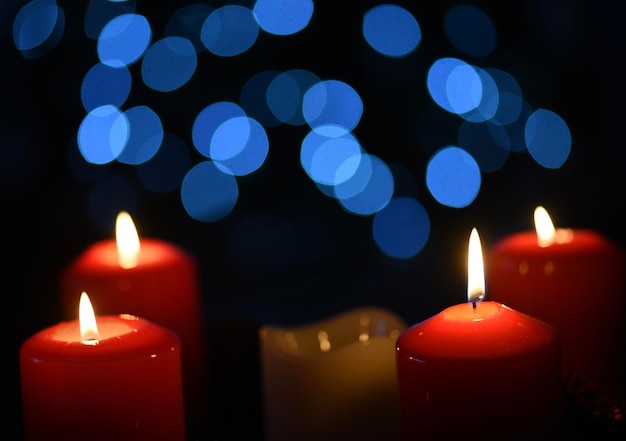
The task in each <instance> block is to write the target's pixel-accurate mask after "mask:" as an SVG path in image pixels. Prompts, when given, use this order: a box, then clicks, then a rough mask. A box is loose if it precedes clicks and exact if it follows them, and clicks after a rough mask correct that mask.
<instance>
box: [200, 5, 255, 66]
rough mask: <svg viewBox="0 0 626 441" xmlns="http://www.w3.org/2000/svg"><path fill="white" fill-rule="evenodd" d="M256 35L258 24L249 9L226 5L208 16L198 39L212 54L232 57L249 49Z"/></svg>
mask: <svg viewBox="0 0 626 441" xmlns="http://www.w3.org/2000/svg"><path fill="white" fill-rule="evenodd" d="M258 35H259V24H258V23H257V21H256V19H255V18H254V14H253V13H252V11H251V10H250V9H248V8H246V7H244V6H239V5H226V6H222V7H220V8H218V9H216V10H215V11H213V12H211V14H209V16H208V17H207V19H206V20H205V21H204V24H203V25H202V31H201V33H200V38H201V40H202V43H203V44H204V46H205V47H206V48H207V49H208V50H209V52H211V53H212V54H215V55H219V56H222V57H232V56H234V55H239V54H242V53H243V52H245V51H247V50H248V49H250V48H251V47H252V45H253V44H254V42H255V41H256V39H257V36H258Z"/></svg>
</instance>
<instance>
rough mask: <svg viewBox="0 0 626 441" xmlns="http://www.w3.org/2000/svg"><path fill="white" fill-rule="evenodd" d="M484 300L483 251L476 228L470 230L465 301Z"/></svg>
mask: <svg viewBox="0 0 626 441" xmlns="http://www.w3.org/2000/svg"><path fill="white" fill-rule="evenodd" d="M484 298H485V267H484V263H483V250H482V247H481V245H480V237H479V236H478V231H477V230H476V228H473V229H472V233H471V234H470V238H469V249H468V253H467V301H468V302H480V301H482V300H483V299H484Z"/></svg>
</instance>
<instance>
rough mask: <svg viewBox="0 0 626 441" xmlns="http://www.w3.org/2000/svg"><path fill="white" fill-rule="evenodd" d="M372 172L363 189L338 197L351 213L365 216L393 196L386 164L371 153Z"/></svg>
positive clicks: (382, 206)
mask: <svg viewBox="0 0 626 441" xmlns="http://www.w3.org/2000/svg"><path fill="white" fill-rule="evenodd" d="M368 156H369V159H370V161H371V163H372V174H371V176H370V179H369V181H368V182H367V185H366V186H365V188H364V189H363V190H361V191H360V192H359V193H357V194H356V195H354V196H351V197H348V198H342V199H339V203H340V204H341V206H342V207H343V208H344V209H345V210H346V211H348V212H350V213H352V214H358V215H362V216H367V215H370V214H374V213H376V212H378V211H380V210H382V209H383V208H385V207H386V206H387V204H388V203H389V201H390V200H391V197H392V196H393V187H394V184H393V175H392V174H391V170H389V167H388V166H387V164H385V163H384V162H383V161H382V160H380V159H379V158H377V157H376V156H373V155H368Z"/></svg>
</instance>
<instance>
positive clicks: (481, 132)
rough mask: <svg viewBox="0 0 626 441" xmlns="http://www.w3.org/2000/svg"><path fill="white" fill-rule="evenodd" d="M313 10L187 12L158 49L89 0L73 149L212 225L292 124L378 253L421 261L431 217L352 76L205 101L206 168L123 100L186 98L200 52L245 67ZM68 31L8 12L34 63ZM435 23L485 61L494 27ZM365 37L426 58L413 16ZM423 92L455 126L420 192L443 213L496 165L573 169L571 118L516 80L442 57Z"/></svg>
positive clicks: (475, 189) (314, 175)
mask: <svg viewBox="0 0 626 441" xmlns="http://www.w3.org/2000/svg"><path fill="white" fill-rule="evenodd" d="M314 12H315V11H314V6H313V2H312V1H311V0H257V1H255V2H253V6H252V7H251V8H248V7H245V6H241V5H238V4H237V5H235V4H226V5H223V6H220V7H213V6H210V5H208V4H205V3H193V4H188V5H185V6H183V7H181V8H179V9H178V10H177V11H176V12H174V13H173V14H172V15H171V16H170V17H169V19H168V20H167V23H166V25H165V28H164V29H163V30H159V32H158V34H162V35H163V37H162V38H160V39H158V40H155V39H154V35H155V33H154V32H153V29H152V24H151V23H150V21H149V19H148V18H147V17H146V16H144V15H141V14H138V13H137V12H136V7H135V3H134V2H132V1H108V0H91V1H90V2H89V4H88V6H87V8H86V13H85V17H84V30H85V34H86V36H87V37H88V38H91V39H94V40H96V41H97V46H96V48H97V55H98V60H99V62H98V63H97V64H95V65H94V66H92V67H91V69H89V70H88V72H87V73H86V74H85V75H84V77H83V80H82V84H81V86H80V93H81V99H82V104H83V106H84V109H85V112H86V114H85V116H84V119H83V120H82V122H81V123H80V125H79V128H78V132H77V137H76V140H77V146H78V149H79V151H80V154H81V156H82V159H83V160H84V161H86V162H87V163H90V164H98V165H102V164H110V163H114V162H119V163H122V164H127V165H131V166H134V167H136V169H137V176H138V178H139V181H140V182H141V185H143V186H144V187H145V189H147V190H148V191H151V192H154V193H165V192H171V191H173V190H177V189H178V190H179V191H180V199H181V202H182V206H183V207H184V209H185V210H186V212H187V213H188V214H189V216H191V217H192V218H193V219H196V220H198V221H201V222H215V221H218V220H220V219H223V218H225V217H227V216H228V215H229V214H230V213H231V212H232V211H233V209H234V208H235V206H236V204H237V200H238V198H239V185H238V178H239V177H241V176H246V175H250V174H252V173H254V172H255V171H257V170H258V169H259V168H261V167H262V166H263V164H264V162H265V160H266V158H267V156H268V154H269V152H270V147H271V146H270V142H269V139H268V136H267V133H266V129H267V128H269V127H277V126H280V125H290V126H299V127H302V128H303V129H304V130H303V134H302V141H301V144H300V146H299V147H300V167H301V168H302V169H303V171H304V173H306V175H307V176H308V177H309V178H310V179H311V180H312V182H313V183H314V184H315V185H316V186H317V188H318V189H319V191H320V192H321V193H322V194H323V195H325V196H328V197H331V198H334V199H335V200H336V201H337V203H338V205H339V206H340V207H341V208H342V209H343V210H345V211H346V212H347V213H350V214H353V215H357V216H371V217H372V235H373V239H374V241H375V243H376V244H377V246H378V247H379V248H380V250H381V251H382V252H383V253H384V254H385V255H388V256H390V257H393V258H397V259H409V258H411V257H414V256H415V255H417V254H418V253H419V252H420V251H421V250H422V249H423V247H424V246H425V244H426V243H427V241H428V237H429V234H430V220H429V216H428V213H427V211H426V209H425V208H424V206H423V205H422V203H421V202H420V201H419V200H417V198H416V197H412V196H406V195H401V194H399V193H398V192H397V191H396V183H395V182H394V173H393V172H392V167H390V166H389V165H388V164H387V163H386V162H385V160H384V158H380V157H377V156H375V155H373V154H371V153H368V151H367V140H360V139H358V137H357V136H356V134H355V129H356V128H357V127H358V125H359V123H360V122H361V118H362V116H363V114H364V112H366V111H367V106H366V105H365V103H364V102H363V100H362V98H361V96H360V94H359V92H358V91H357V90H356V89H355V88H354V87H352V86H351V85H350V84H348V83H346V82H345V81H342V80H340V79H325V80H322V79H321V78H320V77H318V75H316V73H315V72H311V71H309V70H305V69H296V68H294V69H291V70H285V71H278V70H263V71H259V72H257V73H256V74H254V75H253V76H251V77H250V78H248V80H247V81H245V83H244V84H242V85H241V88H240V94H239V96H238V97H237V100H236V101H219V102H208V103H206V106H205V107H204V108H203V109H202V110H201V111H199V112H198V113H197V115H196V117H195V120H194V121H193V125H192V133H191V134H190V135H191V139H192V142H193V148H195V150H196V151H197V153H199V155H200V157H201V158H202V160H200V161H199V162H198V161H196V162H195V163H194V161H193V160H192V155H191V154H190V153H191V152H190V150H189V147H188V146H187V145H186V143H185V142H184V141H183V138H184V136H182V135H181V134H174V133H170V132H167V131H165V130H164V125H163V123H162V121H161V118H160V116H159V115H158V114H157V112H155V111H154V110H153V109H151V108H150V107H149V106H147V105H138V106H134V107H127V106H126V102H127V99H128V97H129V96H130V93H131V90H132V89H133V88H137V87H147V88H149V89H151V90H154V91H157V92H161V93H169V92H173V91H176V90H179V89H181V88H183V87H184V86H185V85H186V84H188V82H189V81H190V80H191V79H192V77H193V76H194V73H195V72H196V69H197V66H198V62H199V57H236V56H238V55H241V54H243V53H245V52H247V51H249V50H250V49H251V48H252V47H253V46H254V44H255V43H256V42H257V40H258V38H259V36H260V34H262V33H266V34H271V35H273V36H277V37H284V36H289V35H293V34H296V33H298V32H301V31H303V30H304V29H306V28H307V26H309V24H310V22H311V19H312V18H313V14H314ZM64 28H65V16H64V13H63V10H62V8H61V7H59V6H58V5H57V3H56V2H55V1H54V0H32V1H30V2H28V3H26V4H25V5H24V6H23V7H22V8H21V10H20V11H19V12H18V14H17V15H16V17H15V20H14V26H13V37H14V42H15V45H16V47H17V49H18V50H20V51H21V52H22V54H23V55H24V57H25V58H36V57H41V56H44V55H46V54H47V53H49V52H50V51H51V50H52V49H53V48H54V47H55V46H56V45H57V43H58V42H59V41H60V39H61V36H62V35H63V32H64ZM442 28H443V31H444V33H445V35H446V37H447V38H448V40H449V42H450V43H451V45H452V46H453V47H454V48H455V49H456V50H457V51H458V52H459V53H461V54H463V56H467V57H472V58H473V59H478V58H480V57H484V56H486V55H488V54H490V53H492V52H493V51H494V50H495V48H496V41H497V33H496V29H495V27H494V25H493V23H492V21H491V19H490V18H489V16H488V15H487V14H485V13H484V12H483V11H482V10H481V9H479V8H476V7H474V6H455V7H452V8H450V9H449V10H448V12H447V14H446V16H445V20H444V23H443V24H442ZM362 37H363V39H364V42H365V43H366V44H367V47H368V48H369V49H370V50H371V51H373V53H375V54H377V56H381V57H389V58H405V57H412V56H417V54H419V50H418V49H419V48H420V45H421V44H422V29H421V27H420V25H419V23H418V20H417V19H416V17H414V15H413V14H412V13H411V12H409V11H408V10H407V9H405V8H403V7H401V6H398V5H394V4H381V5H378V6H375V7H373V8H371V9H369V10H368V11H367V12H366V13H365V14H364V15H363V17H362ZM139 63H140V69H139V70H138V72H140V76H141V78H135V77H133V74H131V69H130V67H131V66H132V65H134V64H139ZM134 71H135V70H133V72H134ZM425 85H426V88H427V91H428V93H429V94H430V97H431V98H432V101H433V103H434V104H435V105H436V106H437V107H438V108H439V109H441V110H443V111H445V112H446V113H448V114H450V115H453V117H454V118H456V119H457V120H458V126H457V130H458V131H457V143H456V144H454V145H442V146H439V148H438V149H437V150H436V151H434V152H432V155H431V157H430V159H429V160H428V163H427V165H426V173H425V184H426V187H427V189H428V191H429V192H430V195H431V196H432V197H433V198H434V199H435V200H436V201H437V202H438V203H440V204H442V205H445V206H448V207H453V208H462V207H466V206H468V205H470V204H471V203H472V202H473V201H474V200H475V198H476V197H477V195H478V193H479V191H480V187H481V176H482V173H492V172H495V171H498V170H500V169H501V168H502V167H503V166H504V165H505V163H506V161H507V159H508V157H509V155H510V153H511V152H518V153H522V152H523V153H528V154H530V156H531V157H532V158H533V159H534V160H535V161H536V162H537V164H539V165H540V166H542V167H545V168H548V169H557V168H559V167H561V166H562V165H563V164H564V163H565V161H566V160H567V158H568V156H569V154H570V149H571V135H570V132H569V128H568V126H567V124H566V123H565V121H564V120H563V119H562V118H560V117H559V116H558V115H557V114H556V113H554V112H552V111H550V110H547V109H542V108H538V109H534V108H532V106H531V105H530V104H529V103H528V102H527V101H526V100H525V99H524V96H523V93H522V90H521V87H520V85H519V83H518V82H517V81H516V79H515V78H514V76H513V75H511V74H510V73H508V72H505V71H503V70H500V69H497V68H494V67H488V66H483V67H480V66H478V65H476V64H475V63H474V64H470V63H469V62H468V61H465V60H464V59H462V58H461V57H458V58H455V57H446V58H439V59H436V60H435V61H434V62H433V63H432V64H431V65H430V67H429V69H428V74H427V78H426V79H425ZM179 135H180V136H179ZM94 191H95V190H94Z"/></svg>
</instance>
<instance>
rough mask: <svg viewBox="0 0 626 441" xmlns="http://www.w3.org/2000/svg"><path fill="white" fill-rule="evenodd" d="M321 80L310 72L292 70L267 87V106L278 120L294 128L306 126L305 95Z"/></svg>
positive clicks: (279, 76)
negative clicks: (303, 111) (303, 110)
mask: <svg viewBox="0 0 626 441" xmlns="http://www.w3.org/2000/svg"><path fill="white" fill-rule="evenodd" d="M318 82H320V79H319V78H318V77H317V76H316V75H315V74H313V73H311V72H309V71H308V70H303V69H292V70H288V71H286V72H283V73H281V74H279V75H277V76H276V77H275V78H274V79H273V80H272V82H271V83H270V84H269V86H268V87H267V106H268V107H269V109H270V110H271V112H272V113H273V114H274V116H275V117H276V118H278V120H280V121H281V122H283V123H287V124H291V125H294V126H301V125H304V124H306V121H305V119H304V114H303V113H302V102H303V98H304V94H305V93H306V91H307V90H309V88H310V87H311V86H313V85H314V84H316V83H318Z"/></svg>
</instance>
